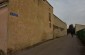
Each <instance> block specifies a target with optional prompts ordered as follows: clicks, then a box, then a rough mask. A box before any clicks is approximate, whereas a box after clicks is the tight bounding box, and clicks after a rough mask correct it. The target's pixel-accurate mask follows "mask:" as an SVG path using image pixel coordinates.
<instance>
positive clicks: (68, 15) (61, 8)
mask: <svg viewBox="0 0 85 55" xmlns="http://www.w3.org/2000/svg"><path fill="white" fill-rule="evenodd" d="M48 1H49V2H50V3H51V5H52V6H53V7H54V14H55V15H56V16H58V17H59V18H60V19H61V20H63V21H64V22H66V23H67V24H83V25H85V0H48Z"/></svg>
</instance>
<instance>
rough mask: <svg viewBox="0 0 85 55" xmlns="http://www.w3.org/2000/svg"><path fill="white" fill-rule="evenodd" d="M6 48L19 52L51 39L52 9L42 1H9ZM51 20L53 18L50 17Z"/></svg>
mask: <svg viewBox="0 0 85 55" xmlns="http://www.w3.org/2000/svg"><path fill="white" fill-rule="evenodd" d="M9 11H10V15H9V19H8V48H9V49H13V50H19V49H22V48H25V47H28V46H32V45H34V44H36V43H39V42H42V41H45V40H48V39H52V38H53V33H52V31H53V27H52V26H53V25H52V24H53V23H52V20H51V21H50V23H51V27H49V13H51V17H52V14H53V9H52V7H50V6H49V4H48V3H47V2H46V1H43V0H36V1H35V0H30V2H29V0H9ZM52 18H53V17H52Z"/></svg>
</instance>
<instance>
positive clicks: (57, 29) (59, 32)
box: [53, 15, 67, 38]
mask: <svg viewBox="0 0 85 55" xmlns="http://www.w3.org/2000/svg"><path fill="white" fill-rule="evenodd" d="M53 27H54V28H53V33H54V38H56V37H61V36H65V35H67V24H66V23H65V22H63V21H62V20H60V19H59V18H58V17H57V16H55V15H54V24H53Z"/></svg>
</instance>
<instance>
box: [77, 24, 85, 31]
mask: <svg viewBox="0 0 85 55" xmlns="http://www.w3.org/2000/svg"><path fill="white" fill-rule="evenodd" d="M75 27H76V32H77V31H79V30H81V29H84V28H85V25H81V24H76V25H75Z"/></svg>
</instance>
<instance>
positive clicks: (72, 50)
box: [13, 35, 83, 55]
mask: <svg viewBox="0 0 85 55" xmlns="http://www.w3.org/2000/svg"><path fill="white" fill-rule="evenodd" d="M82 48H83V46H82V44H81V43H80V41H79V40H78V39H77V38H76V37H73V38H72V37H71V36H70V35H69V36H68V37H61V38H57V39H54V40H51V41H48V42H45V43H43V44H41V45H39V46H36V47H34V48H31V49H27V50H23V51H20V52H17V53H15V54H13V55H81V51H82Z"/></svg>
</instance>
